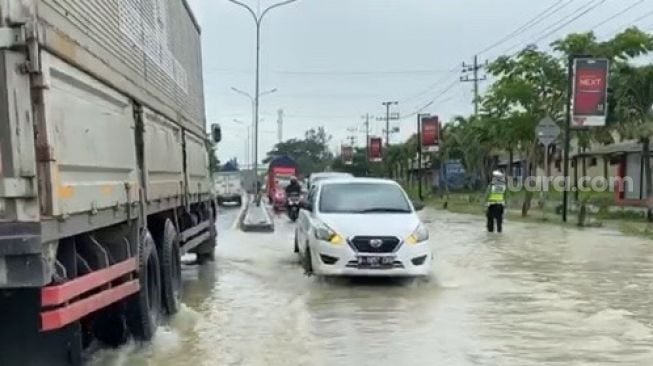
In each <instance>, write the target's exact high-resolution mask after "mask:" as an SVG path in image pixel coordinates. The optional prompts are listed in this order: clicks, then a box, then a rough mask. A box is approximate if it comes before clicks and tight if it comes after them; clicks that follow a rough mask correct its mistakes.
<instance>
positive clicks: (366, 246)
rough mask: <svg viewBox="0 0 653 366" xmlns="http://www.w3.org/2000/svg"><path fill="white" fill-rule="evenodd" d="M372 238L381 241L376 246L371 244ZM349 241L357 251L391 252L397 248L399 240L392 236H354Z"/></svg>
mask: <svg viewBox="0 0 653 366" xmlns="http://www.w3.org/2000/svg"><path fill="white" fill-rule="evenodd" d="M374 240H380V241H381V245H380V246H379V247H378V248H377V247H374V246H373V245H372V244H371V242H372V241H374ZM350 243H351V246H352V247H353V248H354V250H355V251H357V252H359V253H392V252H394V251H396V250H397V248H398V247H399V244H400V243H401V242H400V241H399V239H397V238H395V237H392V236H356V237H354V238H352V239H351V241H350Z"/></svg>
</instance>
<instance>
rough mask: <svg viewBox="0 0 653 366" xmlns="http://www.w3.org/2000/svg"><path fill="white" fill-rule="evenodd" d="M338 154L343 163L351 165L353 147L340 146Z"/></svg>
mask: <svg viewBox="0 0 653 366" xmlns="http://www.w3.org/2000/svg"><path fill="white" fill-rule="evenodd" d="M340 156H341V157H342V162H343V163H344V164H345V165H352V164H353V163H354V148H353V147H352V146H342V147H341V148H340Z"/></svg>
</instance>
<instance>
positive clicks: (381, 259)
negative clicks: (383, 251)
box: [358, 256, 396, 267]
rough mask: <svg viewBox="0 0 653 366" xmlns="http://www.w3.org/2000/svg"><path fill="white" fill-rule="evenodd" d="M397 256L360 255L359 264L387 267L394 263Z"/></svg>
mask: <svg viewBox="0 0 653 366" xmlns="http://www.w3.org/2000/svg"><path fill="white" fill-rule="evenodd" d="M395 259H396V257H394V256H373V257H369V256H360V257H358V265H359V266H366V267H387V266H391V265H392V263H394V261H395Z"/></svg>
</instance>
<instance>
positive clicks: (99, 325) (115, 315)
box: [93, 303, 129, 348]
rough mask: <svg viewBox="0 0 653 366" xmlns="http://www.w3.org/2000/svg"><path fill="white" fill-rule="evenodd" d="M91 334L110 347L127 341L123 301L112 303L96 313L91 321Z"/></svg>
mask: <svg viewBox="0 0 653 366" xmlns="http://www.w3.org/2000/svg"><path fill="white" fill-rule="evenodd" d="M93 335H94V336H95V338H97V339H98V340H99V341H100V342H102V343H103V344H104V345H106V346H109V347H112V348H117V347H119V346H122V345H123V344H125V343H127V341H128V340H129V332H128V330H127V324H126V321H125V306H124V303H117V304H114V305H112V306H110V307H108V308H107V309H105V310H104V311H102V312H101V313H99V314H98V316H97V318H95V320H94V321H93Z"/></svg>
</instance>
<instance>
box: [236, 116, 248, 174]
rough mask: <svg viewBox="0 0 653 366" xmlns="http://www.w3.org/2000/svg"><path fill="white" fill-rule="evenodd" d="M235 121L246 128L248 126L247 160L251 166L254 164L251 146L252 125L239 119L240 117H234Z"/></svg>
mask: <svg viewBox="0 0 653 366" xmlns="http://www.w3.org/2000/svg"><path fill="white" fill-rule="evenodd" d="M234 123H236V124H239V125H241V126H243V127H245V128H247V143H246V144H245V149H246V150H245V161H246V162H247V166H250V165H251V164H252V161H251V160H252V159H251V154H252V151H251V146H250V142H249V141H250V139H251V130H250V126H248V125H247V124H246V123H245V122H243V121H241V120H239V119H234Z"/></svg>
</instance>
